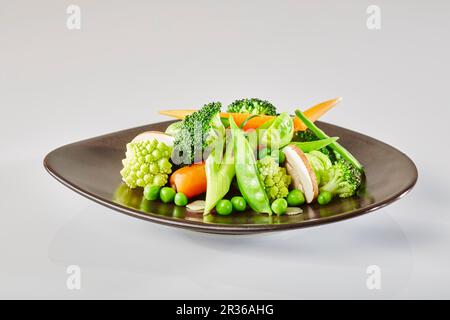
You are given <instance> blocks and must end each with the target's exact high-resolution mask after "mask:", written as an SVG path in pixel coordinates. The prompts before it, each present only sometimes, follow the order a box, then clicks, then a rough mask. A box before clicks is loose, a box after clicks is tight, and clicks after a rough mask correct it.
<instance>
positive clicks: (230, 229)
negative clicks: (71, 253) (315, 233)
mask: <svg viewBox="0 0 450 320" xmlns="http://www.w3.org/2000/svg"><path fill="white" fill-rule="evenodd" d="M172 122H174V121H173V120H169V121H161V122H156V123H150V124H146V125H142V126H137V127H133V128H129V129H124V130H119V131H115V132H110V133H107V134H103V135H99V136H95V137H92V138H88V139H83V140H79V141H76V142H72V143H69V144H66V145H63V146H60V147H58V148H56V149H54V150H52V151H51V152H49V153H48V154H47V155H46V156H45V158H44V159H43V165H44V168H45V170H46V171H47V172H48V173H49V174H50V175H51V176H52V177H53V178H55V179H56V180H57V181H58V182H60V183H61V184H63V185H64V186H66V187H68V188H69V189H71V190H73V191H75V192H76V193H78V194H80V195H82V196H83V197H85V198H87V199H89V200H92V201H94V202H96V203H98V204H100V205H103V206H105V207H107V208H109V209H113V210H114V211H118V212H120V213H123V214H126V215H128V216H131V217H134V218H138V219H141V220H146V221H150V222H155V223H158V224H162V225H166V226H172V227H177V228H184V229H190V230H194V231H199V232H206V233H219V234H253V233H262V232H274V231H282V230H293V229H301V228H306V227H312V226H320V225H324V224H329V223H333V222H338V221H344V220H347V219H350V218H354V217H357V216H360V215H363V214H367V213H370V212H373V211H376V210H378V209H381V208H383V207H385V206H387V205H389V204H391V203H393V202H395V201H397V200H400V199H401V198H403V197H404V196H406V195H407V194H408V193H409V192H410V191H411V190H412V189H413V188H414V186H415V185H416V183H417V181H418V170H417V166H416V164H415V163H414V161H413V160H412V159H411V158H410V157H408V156H407V155H406V154H405V153H403V152H402V151H401V150H399V149H397V148H395V147H393V146H391V145H389V144H387V143H385V142H383V141H380V140H378V139H376V138H373V137H370V136H368V135H365V134H362V133H359V132H356V131H353V130H350V129H346V128H343V127H340V126H337V125H334V124H330V123H327V122H323V121H317V123H319V124H320V123H323V124H326V125H332V126H334V127H336V128H338V129H344V130H347V131H349V132H350V133H355V134H358V135H360V136H363V137H367V138H370V139H372V140H374V141H376V142H377V143H380V144H383V145H385V146H387V147H390V148H392V149H394V150H396V151H397V152H399V153H401V154H402V155H403V156H404V157H405V158H406V159H407V160H409V162H410V163H411V165H412V168H413V169H414V177H413V179H412V181H411V182H410V183H409V184H408V185H407V186H406V187H405V188H402V189H401V190H399V191H398V192H396V193H395V194H393V195H391V196H389V197H388V198H386V199H385V200H383V201H381V202H377V203H374V204H370V205H368V206H366V207H364V208H358V209H354V210H352V211H348V212H345V213H340V214H336V215H333V216H328V217H323V218H313V219H309V220H303V221H301V222H296V223H286V224H239V225H233V224H224V223H206V222H201V221H193V220H186V219H183V220H181V219H174V218H171V217H166V216H163V215H158V214H155V213H152V212H148V213H145V214H144V213H143V212H142V211H140V210H137V209H134V208H130V207H126V206H123V205H121V204H120V203H117V202H114V201H112V200H107V199H103V198H101V197H99V196H97V195H95V194H93V193H91V192H89V191H87V190H83V189H82V188H80V187H78V186H77V185H76V184H74V183H72V182H70V181H69V180H67V179H65V178H64V177H63V176H62V175H60V174H59V173H58V172H56V171H55V170H54V168H52V166H51V164H50V162H49V159H50V157H51V156H52V154H54V153H56V152H57V151H59V150H61V149H63V148H67V147H69V146H71V145H75V144H80V143H86V142H89V141H92V140H98V139H100V138H106V137H108V136H111V135H117V134H120V133H122V132H126V131H130V130H138V129H140V128H145V127H148V126H149V125H154V124H165V123H168V124H170V123H172Z"/></svg>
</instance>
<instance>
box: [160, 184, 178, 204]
mask: <svg viewBox="0 0 450 320" xmlns="http://www.w3.org/2000/svg"><path fill="white" fill-rule="evenodd" d="M159 198H160V199H161V201H162V202H164V203H169V202H172V201H173V199H174V198H175V190H173V189H172V188H170V187H164V188H162V189H161V191H160V192H159Z"/></svg>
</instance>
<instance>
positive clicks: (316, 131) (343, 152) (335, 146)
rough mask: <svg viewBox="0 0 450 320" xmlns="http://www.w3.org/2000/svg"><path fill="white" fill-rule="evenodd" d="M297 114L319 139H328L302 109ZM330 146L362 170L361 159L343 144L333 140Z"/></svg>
mask: <svg viewBox="0 0 450 320" xmlns="http://www.w3.org/2000/svg"><path fill="white" fill-rule="evenodd" d="M295 114H296V115H297V117H299V118H300V120H302V121H303V123H304V124H305V125H306V126H307V127H308V129H310V130H311V131H312V132H313V133H314V134H315V135H316V136H317V137H318V138H319V139H328V138H329V136H328V135H327V134H326V133H325V132H323V131H322V130H321V129H319V128H318V127H317V126H316V125H315V124H314V123H313V122H312V121H310V120H309V119H308V118H307V117H306V116H305V115H304V114H303V113H302V112H301V111H300V110H296V111H295ZM330 147H331V148H332V149H333V150H334V151H336V152H337V153H338V154H339V155H340V156H341V157H342V158H344V159H345V160H347V161H348V162H350V163H351V164H352V165H354V166H355V168H357V169H358V170H360V171H362V170H363V166H362V165H361V164H360V163H359V161H358V160H357V159H356V158H355V157H354V156H353V155H352V154H351V153H350V152H349V151H347V150H346V149H345V148H344V147H343V146H341V145H340V144H339V143H337V142H333V143H331V144H330Z"/></svg>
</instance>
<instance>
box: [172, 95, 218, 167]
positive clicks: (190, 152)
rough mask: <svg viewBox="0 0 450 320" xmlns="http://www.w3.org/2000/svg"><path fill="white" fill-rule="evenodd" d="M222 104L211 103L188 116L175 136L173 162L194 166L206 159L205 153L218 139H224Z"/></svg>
mask: <svg viewBox="0 0 450 320" xmlns="http://www.w3.org/2000/svg"><path fill="white" fill-rule="evenodd" d="M221 107H222V105H221V103H220V102H211V103H209V104H206V105H204V106H203V108H202V109H200V110H198V111H196V112H194V113H193V114H191V115H188V116H187V117H186V118H185V119H184V120H183V122H182V123H181V125H180V127H179V130H178V132H177V133H176V136H175V142H174V153H173V155H172V161H173V162H174V163H175V164H177V165H178V164H185V165H188V164H192V163H196V162H201V161H202V160H204V159H206V157H207V155H206V154H205V151H207V150H208V147H209V146H210V145H211V143H212V142H213V141H215V140H216V139H217V138H219V137H220V138H223V136H224V135H225V127H224V126H223V124H222V122H221V120H220V114H219V113H220V109H221Z"/></svg>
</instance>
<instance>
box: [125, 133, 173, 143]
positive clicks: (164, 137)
mask: <svg viewBox="0 0 450 320" xmlns="http://www.w3.org/2000/svg"><path fill="white" fill-rule="evenodd" d="M153 139H155V140H156V141H158V142H162V143H164V144H165V145H166V146H168V147H173V142H174V138H173V137H172V136H170V135H168V134H165V133H163V132H159V131H145V132H142V133H140V134H138V135H137V136H136V137H134V139H133V140H131V142H139V141H146V140H153Z"/></svg>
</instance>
